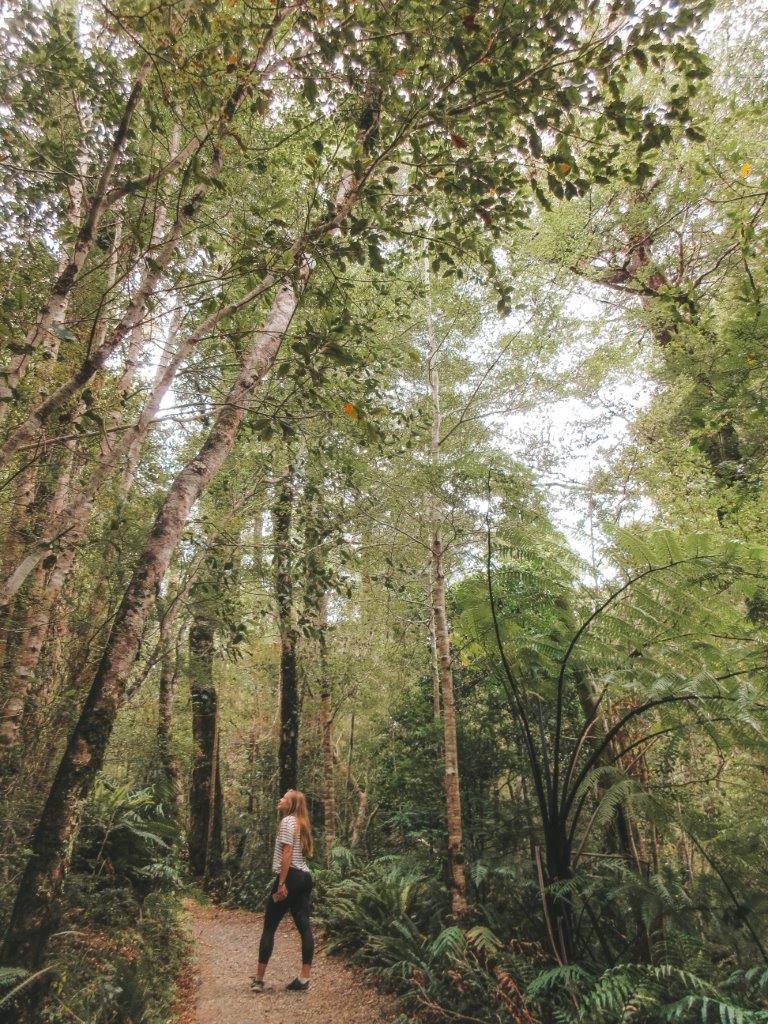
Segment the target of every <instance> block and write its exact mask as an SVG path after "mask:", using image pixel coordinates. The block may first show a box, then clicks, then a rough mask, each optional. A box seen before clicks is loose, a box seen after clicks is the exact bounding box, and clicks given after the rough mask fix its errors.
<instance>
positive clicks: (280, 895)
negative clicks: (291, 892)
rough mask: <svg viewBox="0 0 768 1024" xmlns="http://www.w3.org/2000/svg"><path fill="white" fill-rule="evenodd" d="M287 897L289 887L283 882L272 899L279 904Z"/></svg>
mask: <svg viewBox="0 0 768 1024" xmlns="http://www.w3.org/2000/svg"><path fill="white" fill-rule="evenodd" d="M287 896H288V886H287V885H286V884H285V882H281V883H280V884H279V885H278V887H277V889H276V890H275V893H274V895H273V896H272V899H273V900H274V901H275V903H279V902H280V901H281V900H284V899H286V897H287Z"/></svg>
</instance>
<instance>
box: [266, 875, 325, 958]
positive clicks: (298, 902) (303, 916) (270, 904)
mask: <svg viewBox="0 0 768 1024" xmlns="http://www.w3.org/2000/svg"><path fill="white" fill-rule="evenodd" d="M285 885H286V888H287V889H288V895H287V896H286V898H285V899H284V900H278V901H277V902H275V901H274V900H273V899H272V894H273V893H274V892H276V890H277V875H275V882H274V885H273V886H272V889H271V891H270V894H269V896H268V897H267V906H266V908H265V910H264V931H263V932H262V933H261V942H260V943H259V963H260V964H268V963H269V958H270V957H271V956H272V947H273V946H274V944H275V932H276V931H277V926H278V925H279V924H280V922H281V921H282V920H283V918H284V917H285V914H286V911H288V910H290V912H291V917H292V918H293V923H294V924H295V925H296V927H297V928H298V929H299V935H301V962H302V963H303V964H304V965H305V966H307V967H308V966H309V965H310V964H311V963H312V956H313V955H314V952H315V940H314V938H313V936H312V925H311V924H310V921H309V895H310V893H311V892H312V875H311V874H310V873H309V872H308V871H301V870H300V869H299V868H289V869H288V875H287V877H286V879H285Z"/></svg>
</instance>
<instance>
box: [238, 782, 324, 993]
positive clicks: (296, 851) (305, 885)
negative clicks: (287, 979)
mask: <svg viewBox="0 0 768 1024" xmlns="http://www.w3.org/2000/svg"><path fill="white" fill-rule="evenodd" d="M277 809H278V811H279V812H280V813H281V814H282V815H283V819H282V821H281V822H280V828H279V829H278V830H277V838H276V839H275V853H274V856H273V857H272V871H273V873H274V875H275V881H274V884H273V885H272V890H271V892H270V894H269V897H268V898H267V906H266V909H265V911H264V931H263V932H262V933H261V942H260V943H259V966H258V967H257V968H256V976H255V977H254V978H252V979H251V988H252V989H253V991H254V992H263V991H264V972H265V971H266V969H267V964H268V963H269V958H270V957H271V956H272V947H273V945H274V942H275V932H276V931H277V926H278V925H279V924H280V922H281V921H282V919H283V918H284V917H285V912H286V911H287V910H290V912H291V917H292V918H293V923H294V924H295V925H296V927H297V928H298V930H299V935H300V936H301V971H300V972H299V975H298V977H296V978H294V979H293V981H292V982H291V983H290V984H289V985H286V986H285V987H286V988H287V989H289V990H290V991H291V992H306V990H307V989H308V988H309V974H310V969H311V966H312V956H313V954H314V952H315V940H314V938H313V937H312V925H311V924H310V921H309V895H310V893H311V892H312V875H311V874H310V871H309V868H308V867H307V862H306V861H305V859H304V858H305V857H311V856H312V852H313V847H312V830H311V828H310V825H309V815H308V814H307V801H306V799H305V797H304V794H303V793H300V792H299V790H298V789H289V790H288V792H287V793H286V794H285V795H284V796H282V797H281V798H280V800H279V801H278V804H277Z"/></svg>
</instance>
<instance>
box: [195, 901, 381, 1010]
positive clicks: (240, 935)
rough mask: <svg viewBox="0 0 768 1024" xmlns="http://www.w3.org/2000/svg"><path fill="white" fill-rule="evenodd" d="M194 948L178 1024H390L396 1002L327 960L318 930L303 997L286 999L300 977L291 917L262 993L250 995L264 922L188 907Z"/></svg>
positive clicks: (241, 912) (292, 994)
mask: <svg viewBox="0 0 768 1024" xmlns="http://www.w3.org/2000/svg"><path fill="white" fill-rule="evenodd" d="M185 907H186V911H187V916H188V919H189V926H190V932H191V934H192V938H193V941H194V962H193V965H192V970H193V973H194V983H193V984H191V985H190V986H189V987H190V989H191V990H192V991H191V998H190V1001H189V1006H188V1008H187V1010H186V1012H185V1013H183V1014H182V1017H181V1021H182V1024H320V1022H322V1024H325V1022H327V1021H332V1022H333V1024H390V1022H392V1021H394V1019H395V1017H396V1016H397V1010H396V1008H395V1006H394V1002H393V1001H392V1000H391V999H388V998H387V997H386V996H384V995H382V994H381V993H379V992H377V990H376V989H375V988H374V987H373V986H372V985H370V984H369V983H367V982H366V981H365V979H364V978H363V977H362V976H361V974H360V972H359V971H356V970H354V969H353V968H351V967H350V966H349V965H347V964H345V963H344V961H343V960H342V959H340V958H338V957H330V956H327V955H326V953H325V950H324V949H323V942H322V936H321V935H320V934H318V929H317V928H316V929H315V943H316V953H315V961H314V965H313V967H312V982H311V984H310V986H309V990H308V991H307V992H286V990H285V986H286V984H287V983H288V982H289V981H292V980H293V979H294V978H295V977H296V974H297V973H298V969H299V963H300V958H299V936H298V933H297V932H296V929H295V928H294V926H293V922H292V921H291V919H290V917H286V919H285V920H284V921H283V922H282V924H281V925H280V928H279V929H278V932H277V937H276V939H275V950H274V953H273V954H272V959H271V960H270V963H269V969H268V970H267V976H266V979H265V980H266V984H267V987H266V989H265V991H264V992H262V993H259V994H257V993H254V992H251V990H250V987H249V985H250V979H251V975H252V974H253V973H254V972H255V969H256V959H257V952H258V946H259V937H260V935H261V919H262V915H261V914H253V913H250V912H248V911H245V910H226V909H224V908H222V907H213V906H200V905H198V904H196V903H193V902H191V901H190V902H188V903H187V904H185Z"/></svg>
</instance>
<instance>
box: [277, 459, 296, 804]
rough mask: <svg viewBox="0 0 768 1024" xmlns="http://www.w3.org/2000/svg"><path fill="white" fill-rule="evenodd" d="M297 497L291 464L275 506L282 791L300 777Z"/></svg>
mask: <svg viewBox="0 0 768 1024" xmlns="http://www.w3.org/2000/svg"><path fill="white" fill-rule="evenodd" d="M293 501H294V469H293V466H292V465H289V466H288V467H287V468H286V470H285V471H284V473H283V474H282V477H281V479H280V481H279V483H278V485H277V493H276V495H275V502H274V506H273V509H272V540H273V545H274V573H275V602H276V606H277V625H278V630H279V633H280V740H279V747H278V755H277V759H278V770H279V778H280V781H279V785H280V792H281V793H284V792H285V791H286V790H287V789H295V788H296V785H297V781H298V752H299V686H298V676H297V666H296V639H297V636H296V626H295V623H294V608H293V559H292V553H291V524H292V520H293Z"/></svg>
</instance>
